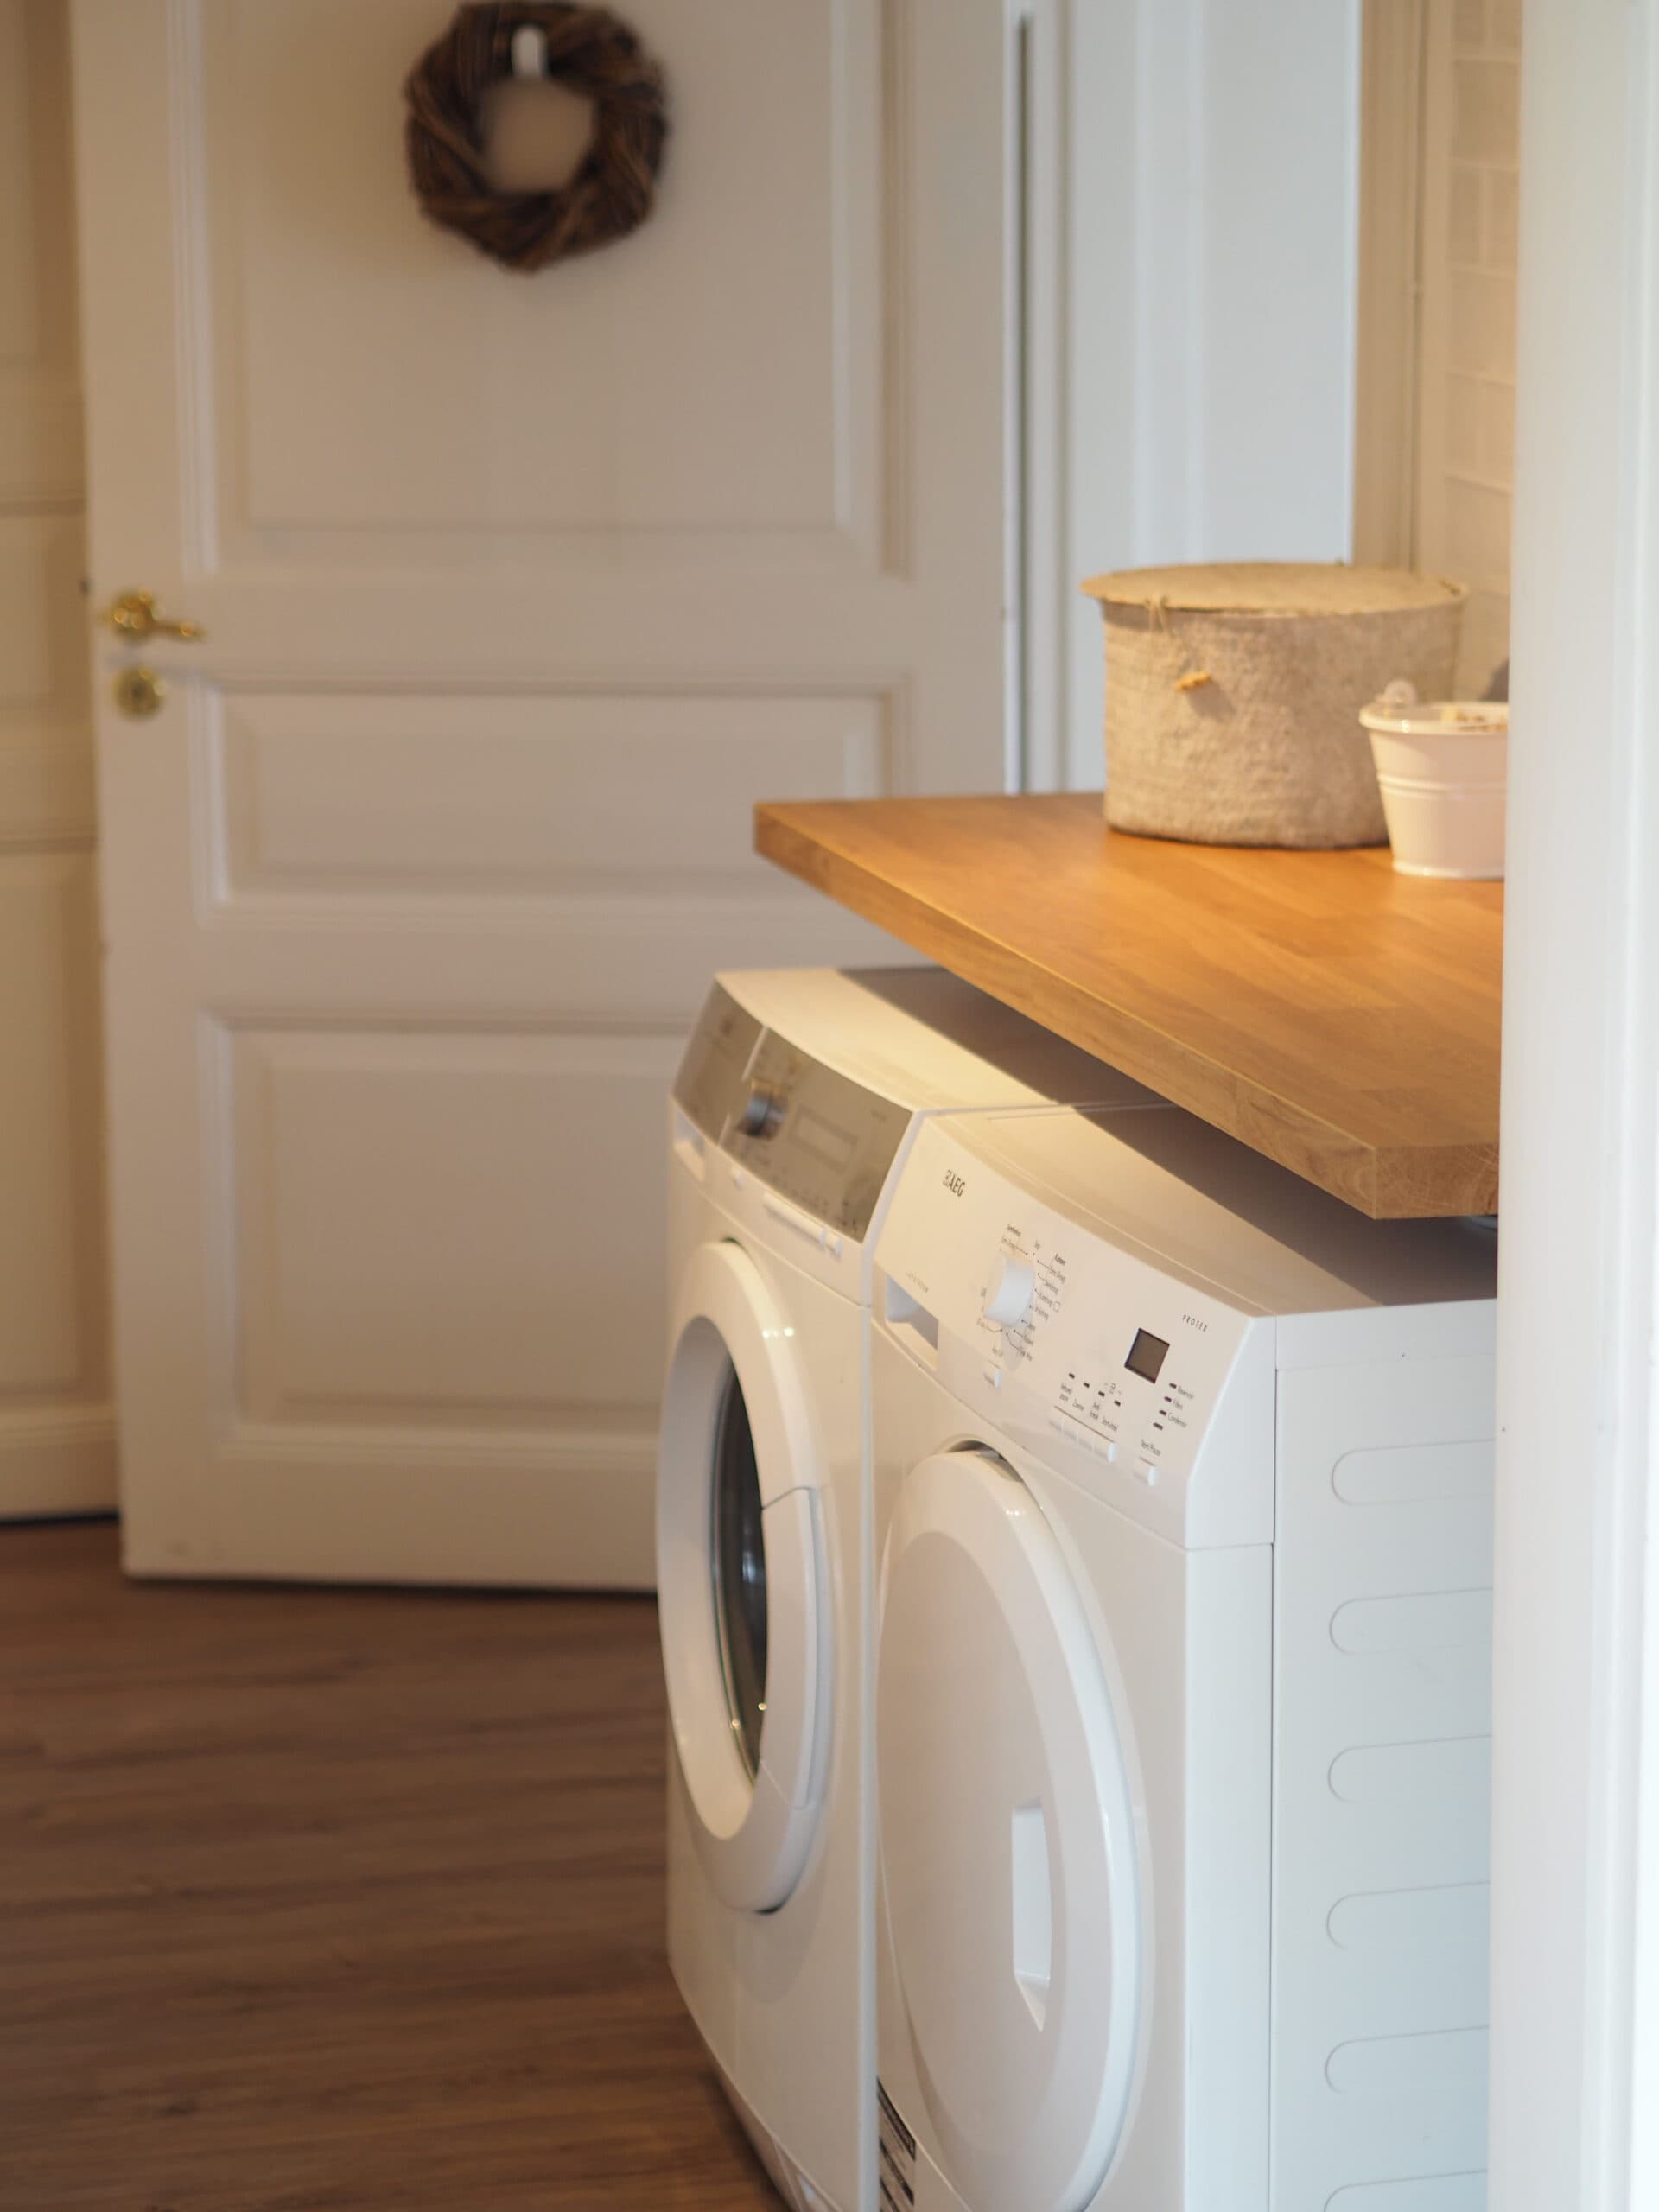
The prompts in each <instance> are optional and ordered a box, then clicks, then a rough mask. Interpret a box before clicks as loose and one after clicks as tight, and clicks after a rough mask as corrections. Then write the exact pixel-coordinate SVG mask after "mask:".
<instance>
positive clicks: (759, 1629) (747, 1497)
mask: <svg viewBox="0 0 1659 2212" xmlns="http://www.w3.org/2000/svg"><path fill="white" fill-rule="evenodd" d="M674 1337H675V1342H674V1351H673V1356H672V1357H671V1360H670V1363H669V1370H668V1380H667V1383H666V1385H665V1387H664V1393H663V1423H662V1433H661V1437H660V1440H659V1442H658V1459H657V1587H658V1618H659V1620H660V1624H661V1630H662V1640H663V1670H664V1675H665V1677H666V1679H667V1684H668V1706H669V1715H670V1719H671V1725H672V1728H673V1734H674V1741H675V1745H676V1746H677V1751H678V1753H679V1761H680V1767H681V1770H682V1772H683V1775H684V1777H685V1784H686V1791H687V1795H688V1796H689V1797H690V1808H691V1815H692V1819H691V1825H692V1828H693V1831H694V1833H695V1834H696V1839H697V1846H698V1849H699V1852H700V1853H701V1856H702V1861H703V1864H704V1866H706V1867H707V1869H708V1871H709V1878H710V1879H711V1880H712V1881H713V1883H714V1885H715V1889H716V1890H717V1891H718V1892H719V1894H720V1895H721V1897H723V1898H724V1899H725V1900H726V1902H727V1903H728V1904H732V1905H735V1906H738V1907H740V1908H743V1909H747V1910H751V1911H755V1912H766V1911H770V1910H772V1908H773V1907H774V1906H776V1905H779V1904H782V1903H783V1901H784V1899H785V1897H787V1896H788V1895H789V1893H790V1891H791V1890H792V1889H793V1888H794V1886H795V1884H796V1882H797V1881H798V1879H799V1878H800V1873H801V1869H802V1867H803V1866H804V1864H805V1862H806V1856H807V1853H808V1851H809V1850H810V1847H811V1841H812V1835H813V1831H814V1829H815V1827H816V1825H817V1812H818V1806H819V1802H820V1800H821V1798H822V1796H823V1788H824V1777H825V1772H826V1770H827V1766H828V1745H829V1682H830V1652H829V1576H828V1573H827V1567H826V1562H825V1560H824V1556H823V1546H824V1539H823V1522H822V1517H821V1511H820V1503H819V1494H818V1470H817V1457H816V1453H815V1451H814V1447H813V1440H812V1428H811V1423H810V1420H809V1418H808V1414H807V1407H806V1398H805V1393H804V1389H803V1387H802V1383H801V1377H800V1374H799V1371H798V1362H797V1357H796V1353H795V1351H794V1348H793V1344H794V1332H793V1331H792V1330H791V1329H790V1328H789V1327H788V1326H787V1325H786V1324H785V1319H784V1317H783V1315H782V1313H780V1312H779V1307H778V1306H777V1302H776V1300H774V1299H773V1297H772V1294H771V1292H770V1291H769V1289H768V1288H767V1287H766V1281H765V1279H764V1278H763V1276H762V1275H761V1274H760V1269H759V1268H757V1267H756V1266H755V1264H754V1262H753V1260H752V1259H751V1258H750V1257H749V1255H747V1252H745V1251H743V1250H742V1249H741V1247H740V1246H738V1245H736V1244H733V1243H710V1244H705V1245H702V1246H701V1247H699V1249H697V1250H696V1252H695V1253H694V1254H693V1255H692V1256H691V1262H690V1266H689V1267H688V1268H686V1270H685V1274H684V1277H683V1281H682V1283H681V1286H680V1299H679V1306H678V1309H677V1313H676V1316H675V1331H674Z"/></svg>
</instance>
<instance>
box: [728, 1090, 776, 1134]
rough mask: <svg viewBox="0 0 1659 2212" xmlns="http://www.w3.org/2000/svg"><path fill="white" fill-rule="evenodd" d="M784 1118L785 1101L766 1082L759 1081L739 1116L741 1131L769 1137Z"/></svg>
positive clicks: (738, 1124)
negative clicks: (769, 1088) (767, 1086)
mask: <svg viewBox="0 0 1659 2212" xmlns="http://www.w3.org/2000/svg"><path fill="white" fill-rule="evenodd" d="M783 1118H784V1101H783V1099H782V1098H780V1097H779V1095H778V1093H777V1092H776V1091H775V1090H767V1088H766V1084H764V1083H757V1084H755V1086H754V1088H753V1090H751V1091H750V1093H749V1095H748V1096H747V1099H745V1101H744V1102H743V1106H742V1109H741V1111H740V1113H739V1115H738V1117H737V1126H738V1130H739V1133H740V1134H741V1135H743V1136H746V1137H769V1136H770V1135H772V1131H773V1130H774V1129H775V1128H777V1127H778V1125H779V1122H781V1121H782V1120H783Z"/></svg>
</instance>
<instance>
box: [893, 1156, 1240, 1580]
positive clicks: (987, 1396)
mask: <svg viewBox="0 0 1659 2212" xmlns="http://www.w3.org/2000/svg"><path fill="white" fill-rule="evenodd" d="M876 1265H877V1268H878V1270H879V1271H880V1274H881V1275H882V1276H883V1277H885V1278H886V1285H887V1287H886V1292H885V1313H884V1312H883V1306H882V1304H881V1302H880V1300H878V1309H877V1310H878V1316H879V1318H884V1319H887V1321H888V1323H889V1324H890V1325H893V1333H894V1334H895V1335H896V1336H898V1337H899V1339H900V1341H904V1342H907V1343H908V1344H909V1345H910V1346H911V1347H912V1348H913V1349H916V1350H917V1351H918V1355H919V1356H921V1357H923V1358H924V1360H925V1363H927V1364H930V1365H931V1366H933V1367H934V1369H935V1371H936V1372H937V1374H938V1377H939V1380H940V1381H941V1382H942V1383H944V1385H945V1386H946V1387H947V1388H948V1389H950V1390H951V1391H952V1392H953V1393H954V1394H955V1395H957V1396H958V1397H959V1398H961V1399H962V1400H963V1402H964V1404H965V1405H966V1406H968V1407H969V1408H972V1409H974V1410H975V1411H976V1412H979V1413H981V1414H983V1415H984V1416H985V1418H986V1419H987V1420H988V1421H989V1422H990V1423H992V1424H993V1425H995V1427H998V1428H1000V1429H1001V1430H1002V1431H1003V1433H1006V1434H1007V1435H1008V1436H1009V1437H1011V1438H1012V1439H1013V1440H1014V1441H1016V1442H1018V1443H1020V1444H1023V1445H1025V1446H1027V1447H1028V1448H1029V1449H1030V1450H1032V1451H1033V1452H1034V1453H1035V1454H1036V1455H1037V1456H1039V1458H1042V1459H1046V1460H1047V1461H1049V1462H1050V1463H1052V1464H1053V1465H1055V1466H1057V1467H1058V1469H1059V1471H1062V1472H1063V1473H1065V1474H1067V1475H1068V1476H1070V1477H1071V1478H1073V1479H1077V1480H1082V1481H1084V1482H1087V1483H1090V1484H1091V1486H1093V1487H1096V1488H1102V1489H1106V1490H1109V1491H1114V1492H1116V1494H1117V1495H1119V1496H1120V1497H1123V1498H1124V1499H1125V1501H1126V1502H1129V1503H1136V1501H1139V1502H1138V1503H1136V1510H1137V1511H1139V1512H1140V1513H1141V1516H1142V1517H1145V1518H1148V1519H1151V1520H1153V1521H1154V1522H1158V1523H1160V1524H1163V1525H1166V1526H1168V1527H1170V1528H1171V1529H1172V1531H1174V1532H1179V1533H1180V1534H1182V1535H1187V1536H1188V1537H1189V1539H1191V1537H1192V1516H1191V1515H1190V1513H1189V1504H1190V1503H1192V1501H1193V1484H1194V1479H1195V1478H1196V1477H1197V1476H1198V1475H1199V1474H1200V1472H1203V1473H1205V1475H1206V1476H1207V1474H1208V1472H1209V1470H1210V1468H1211V1466H1213V1465H1215V1463H1216V1461H1217V1458H1218V1457H1219V1456H1222V1455H1225V1456H1226V1457H1228V1459H1230V1463H1231V1465H1232V1466H1233V1469H1234V1471H1235V1475H1236V1479H1234V1478H1231V1477H1230V1478H1229V1480H1230V1491H1229V1494H1228V1496H1227V1497H1225V1499H1224V1501H1223V1503H1222V1504H1221V1506H1220V1509H1219V1510H1218V1511H1211V1510H1205V1512H1204V1514H1203V1515H1202V1516H1201V1517H1202V1521H1203V1523H1204V1530H1203V1534H1202V1537H1201V1540H1202V1541H1214V1542H1220V1541H1230V1542H1245V1541H1268V1540H1269V1539H1270V1537H1271V1533H1272V1480H1273V1468H1272V1453H1273V1436H1272V1424H1273V1348H1272V1344H1271V1341H1270V1336H1271V1328H1272V1325H1271V1323H1270V1322H1268V1321H1264V1320H1262V1319H1258V1318H1256V1317H1252V1316H1251V1315H1249V1314H1247V1313H1240V1312H1239V1311H1237V1310H1236V1308H1234V1307H1231V1306H1227V1305H1225V1304H1224V1303H1223V1302H1222V1301H1221V1300H1219V1299H1217V1297H1216V1296H1215V1295H1214V1294H1210V1293H1205V1292H1204V1291H1200V1290H1197V1289H1194V1288H1193V1287H1192V1286H1191V1285H1189V1284H1187V1283H1185V1282H1184V1281H1181V1280H1180V1279H1179V1277H1177V1276H1175V1275H1173V1274H1170V1273H1168V1272H1166V1270H1165V1269H1163V1268H1160V1267H1158V1266H1157V1265H1156V1264H1154V1262H1152V1261H1151V1260H1150V1259H1148V1258H1146V1257H1143V1256H1142V1255H1141V1253H1140V1252H1139V1251H1137V1250H1136V1249H1133V1248H1131V1247H1128V1246H1127V1245H1126V1246H1119V1245H1116V1244H1113V1243H1110V1242H1109V1241H1108V1240H1107V1239H1106V1238H1105V1237H1103V1236H1101V1235H1100V1234H1098V1233H1096V1232H1092V1231H1090V1230H1088V1229H1085V1228H1082V1227H1080V1226H1078V1225H1077V1224H1074V1223H1072V1222H1070V1221H1068V1220H1067V1218H1066V1217H1065V1216H1064V1215H1063V1214H1061V1213H1059V1212H1058V1211H1056V1210H1055V1209H1054V1208H1052V1206H1051V1205H1048V1204H1046V1202H1045V1201H1044V1199H1042V1198H1040V1197H1038V1196H1036V1195H1033V1193H1032V1192H1028V1191H1027V1190H1024V1189H1022V1188H1021V1187H1020V1185H1018V1184H1017V1183H1015V1182H1014V1181H1013V1180H1011V1179H1009V1178H1007V1177H1006V1176H1004V1175H1003V1174H1001V1173H999V1172H998V1170H997V1169H996V1168H995V1167H994V1166H991V1165H990V1164H988V1162H987V1161H985V1160H982V1158H980V1157H979V1156H978V1155H977V1154H974V1153H973V1152H971V1151H969V1149H968V1147H965V1146H963V1145H962V1144H959V1143H957V1141H955V1140H953V1139H952V1137H951V1136H950V1134H949V1124H948V1123H946V1122H929V1123H926V1124H925V1125H924V1127H923V1128H922V1129H921V1131H920V1132H919V1133H918V1138H917V1142H916V1147H915V1149H914V1150H913V1152H912V1154H911V1156H910V1160H909V1163H908V1165H907V1166H906V1172H905V1174H904V1177H903V1179H902V1180H901V1182H900V1184H899V1188H898V1191H897V1192H896V1193H895V1195H894V1198H893V1205H892V1208H891V1210H890V1211H889V1213H888V1216H887V1220H886V1222H885V1224H884V1225H883V1227H882V1230H881V1235H880V1242H879V1243H878V1246H877V1249H876ZM1252 1338H1254V1339H1255V1354H1254V1357H1248V1358H1247V1357H1245V1356H1244V1355H1245V1353H1246V1350H1247V1345H1248V1344H1249V1341H1250V1340H1251V1339H1252ZM1241 1368H1246V1369H1249V1370H1259V1372H1258V1373H1256V1374H1255V1387H1254V1388H1252V1387H1251V1383H1250V1378H1249V1376H1243V1377H1241V1374H1240V1370H1241ZM1224 1399H1225V1400H1226V1401H1227V1402H1228V1403H1229V1404H1230V1406H1232V1407H1234V1408H1236V1409H1240V1410H1243V1412H1244V1413H1245V1416H1246V1417H1245V1419H1244V1420H1243V1422H1242V1423H1241V1422H1239V1421H1235V1422H1233V1423H1232V1424H1230V1427H1229V1432H1228V1433H1229V1441H1228V1442H1227V1443H1226V1444H1224V1445H1216V1446H1211V1439H1212V1437H1214V1436H1215V1435H1216V1434H1217V1429H1218V1424H1217V1414H1218V1413H1219V1411H1220V1409H1221V1408H1222V1405H1223V1402H1224ZM1245 1401H1248V1405H1247V1406H1246V1405H1245V1404H1244V1403H1243V1402H1245ZM1241 1484H1242V1485H1243V1489H1241ZM1245 1492H1248V1495H1246V1494H1245ZM1264 1522H1265V1525H1264Z"/></svg>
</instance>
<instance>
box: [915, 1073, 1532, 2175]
mask: <svg viewBox="0 0 1659 2212" xmlns="http://www.w3.org/2000/svg"><path fill="white" fill-rule="evenodd" d="M1494 1243H1495V1238H1494V1237H1493V1236H1491V1234H1490V1233H1489V1231H1488V1230H1485V1229H1484V1228H1482V1227H1480V1226H1478V1225H1477V1224H1472V1223H1436V1224H1430V1223H1408V1224H1374V1223H1371V1222H1368V1221H1366V1220H1364V1219H1363V1218H1362V1217H1360V1216H1359V1215H1357V1214H1356V1213H1354V1212H1352V1211H1350V1210H1349V1209H1348V1208H1346V1207H1344V1206H1343V1205H1339V1204H1338V1203H1337V1202H1336V1201H1335V1200H1332V1199H1329V1198H1325V1197H1323V1196H1322V1195H1321V1194H1320V1193H1319V1192H1315V1191H1313V1189H1311V1188H1310V1187H1309V1186H1307V1185H1304V1184H1302V1183H1301V1182H1300V1181H1299V1180H1297V1179H1295V1178H1294V1177H1291V1176H1289V1175H1287V1174H1284V1173H1281V1171H1279V1170H1278V1169H1276V1168H1274V1167H1273V1166H1270V1165H1269V1164H1268V1163H1267V1162H1266V1161H1263V1160H1260V1159H1258V1158H1256V1157H1255V1155H1254V1154H1249V1153H1248V1152H1246V1151H1244V1150H1243V1148H1241V1147H1238V1146H1236V1145H1235V1144H1233V1143H1231V1142H1230V1141H1229V1140H1227V1139H1225V1138H1224V1137H1221V1136H1219V1135H1217V1133H1216V1132H1214V1131H1212V1130H1211V1129H1209V1128H1205V1127H1204V1126H1203V1125H1202V1124H1199V1123H1198V1122H1193V1121H1192V1120H1191V1119H1190V1118H1189V1117H1188V1116H1185V1115H1183V1114H1176V1113H1173V1112H1169V1113H1163V1114H1133V1113H1131V1114H1124V1115H1122V1116H1114V1117H1111V1118H1110V1119H1096V1118H1094V1117H1090V1116H1083V1115H1076V1114H1069V1113H1061V1114H1046V1115H1026V1116H1001V1115H997V1114H993V1115H988V1116H976V1117H974V1118H973V1119H972V1120H971V1121H967V1122H933V1123H930V1124H928V1125H926V1126H925V1127H924V1128H923V1129H922V1130H921V1131H920V1133H919V1135H918V1139H917V1141H916V1143H915V1145H914V1147H913V1148H912V1152H911V1154H910V1157H909V1159H908V1160H907V1161H906V1166H905V1167H904V1170H903V1172H902V1173H901V1175H900V1177H899V1185H898V1188H897V1190H896V1192H895V1193H894V1196H893V1201H892V1204H891V1205H890V1207H889V1210H888V1213H887V1219H886V1222H885V1224H884V1226H883V1228H882V1230H881V1232H880V1237H879V1240H878V1243H877V1254H876V1262H877V1264H876V1274H875V1287H876V1297H877V1305H876V1313H875V1318H874V1325H873V1344H872V1368H873V1371H872V1392H873V1411H874V1503H875V1516H876V1526H875V1542H876V1556H877V1560H878V1562H879V1567H878V1573H879V1596H878V1606H879V1622H878V1627H877V1646H876V1656H875V1714H874V1727H875V1740H876V1770H877V1779H876V1788H877V1798H878V1836H879V1856H880V1884H879V1902H878V1916H877V1929H878V1934H877V1957H878V1965H877V1980H878V2028H877V2040H878V2054H877V2055H878V2065H879V2070H880V2162H881V2166H880V2170H881V2173H882V2177H883V2183H884V2188H885V2191H886V2194H885V2196H884V2199H883V2202H884V2204H885V2206H886V2207H887V2212H1085V2208H1087V2209H1088V2212H1269V2209H1270V2212H1478V2208H1479V2207H1481V2206H1483V2205H1484V2202H1485V2196H1484V2173H1483V2171H1482V2170H1483V2168H1484V2164H1485V2087H1484V2067H1485V2046H1486V2031H1485V2021H1486V1978H1485V1953H1486V1942H1485V1928H1486V1878H1487V1790H1488V1734H1489V1704H1490V1637H1491V1540H1492V1539H1491V1510H1492V1497H1491V1478H1492V1436H1493V1341H1494V1305H1493V1293H1494V1287H1495V1273H1496V1269H1495V1252H1494V1249H1493V1247H1494Z"/></svg>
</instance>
